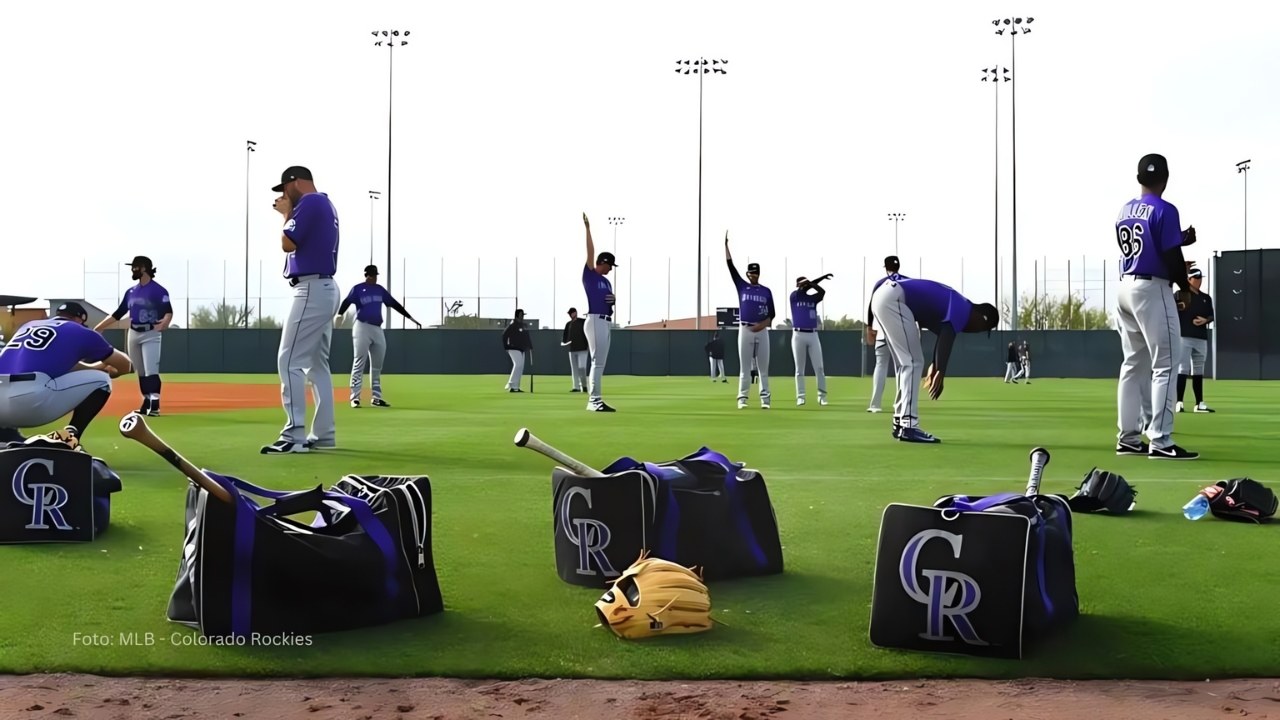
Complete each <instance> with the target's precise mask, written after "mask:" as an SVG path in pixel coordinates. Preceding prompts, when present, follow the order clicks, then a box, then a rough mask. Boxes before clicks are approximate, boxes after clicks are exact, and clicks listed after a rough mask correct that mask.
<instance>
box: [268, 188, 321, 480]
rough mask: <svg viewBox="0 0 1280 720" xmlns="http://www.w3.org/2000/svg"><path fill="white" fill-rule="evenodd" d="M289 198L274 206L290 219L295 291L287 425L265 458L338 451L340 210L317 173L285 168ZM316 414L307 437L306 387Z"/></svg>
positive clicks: (287, 241) (284, 377)
mask: <svg viewBox="0 0 1280 720" xmlns="http://www.w3.org/2000/svg"><path fill="white" fill-rule="evenodd" d="M271 191H272V192H278V193H282V194H281V196H280V197H278V198H276V200H275V203H274V205H273V207H274V208H275V210H276V212H278V213H280V214H281V215H282V216H284V218H285V223H284V228H282V235H281V237H280V247H281V249H282V250H283V251H284V252H285V254H286V255H285V265H284V276H285V277H286V278H287V279H288V280H289V287H291V288H293V302H292V303H291V304H290V306H289V316H288V317H287V318H286V319H285V322H284V329H283V331H282V332H281V333H280V352H279V354H278V356H277V363H276V365H277V367H276V369H277V371H278V372H279V374H280V400H281V404H282V405H283V406H284V412H285V424H284V428H283V429H281V430H280V437H279V439H278V440H276V441H275V442H274V443H272V444H270V445H264V446H263V447H262V454H264V455H282V454H287V453H303V452H310V451H311V450H312V449H314V448H333V447H337V426H336V424H335V421H334V412H333V410H334V408H333V376H332V375H331V374H330V372H329V345H330V343H331V342H332V341H333V316H334V315H335V314H337V312H338V303H339V299H340V298H339V294H338V286H337V284H336V283H334V281H333V274H334V272H336V271H337V267H338V210H337V208H335V207H334V206H333V203H332V202H331V201H330V200H329V196H328V195H326V194H325V193H322V192H319V191H318V190H316V186H315V184H314V182H313V181H312V177H311V171H310V170H308V169H307V168H305V167H300V166H297V165H295V166H293V167H290V168H287V169H285V171H284V172H283V173H282V174H281V176H280V184H279V185H276V186H275V187H273V188H271ZM307 379H310V380H311V394H312V397H313V398H314V400H315V405H316V413H315V417H314V418H313V419H312V421H311V432H310V433H307V396H306V389H307V388H306V381H307Z"/></svg>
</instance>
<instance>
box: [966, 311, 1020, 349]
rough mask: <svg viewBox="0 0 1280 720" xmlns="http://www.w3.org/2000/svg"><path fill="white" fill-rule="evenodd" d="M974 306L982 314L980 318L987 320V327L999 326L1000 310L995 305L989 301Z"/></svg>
mask: <svg viewBox="0 0 1280 720" xmlns="http://www.w3.org/2000/svg"><path fill="white" fill-rule="evenodd" d="M974 307H975V308H977V310H978V312H979V313H981V314H982V319H983V320H986V321H987V326H988V327H990V328H997V327H999V326H1000V311H999V310H997V309H996V306H995V305H992V304H991V303H978V304H977V305H974ZM988 332H989V331H988ZM1024 342H1025V341H1024Z"/></svg>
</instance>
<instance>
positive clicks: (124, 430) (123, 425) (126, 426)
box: [120, 412, 147, 435]
mask: <svg viewBox="0 0 1280 720" xmlns="http://www.w3.org/2000/svg"><path fill="white" fill-rule="evenodd" d="M139 423H141V424H143V425H146V424H147V421H146V420H143V419H142V415H141V414H140V413H137V412H131V413H129V414H128V415H125V416H124V417H122V418H120V434H121V435H128V434H129V433H131V432H133V429H134V428H136V427H138V424H139Z"/></svg>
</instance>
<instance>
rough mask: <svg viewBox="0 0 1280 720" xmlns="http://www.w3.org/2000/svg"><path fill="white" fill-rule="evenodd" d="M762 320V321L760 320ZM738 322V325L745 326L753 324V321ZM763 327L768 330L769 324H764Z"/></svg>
mask: <svg viewBox="0 0 1280 720" xmlns="http://www.w3.org/2000/svg"><path fill="white" fill-rule="evenodd" d="M762 322H763V321H762ZM738 324H739V325H743V326H746V327H751V326H752V325H755V323H753V322H740V323H738ZM764 329H765V330H768V329H769V326H768V325H766V326H765V327H764Z"/></svg>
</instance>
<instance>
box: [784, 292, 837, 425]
mask: <svg viewBox="0 0 1280 720" xmlns="http://www.w3.org/2000/svg"><path fill="white" fill-rule="evenodd" d="M829 277H831V275H830V273H828V274H826V275H823V276H822V277H820V278H817V279H815V280H809V279H808V278H806V277H804V276H801V277H798V278H796V289H795V290H794V291H792V293H791V298H790V299H791V357H792V359H793V360H794V361H795V366H796V405H804V403H805V390H804V384H805V383H804V367H805V363H806V361H808V362H812V363H813V374H814V376H815V377H816V378H817V381H818V404H819V405H826V404H827V372H826V368H824V367H823V363H822V341H821V340H820V339H819V338H818V303H820V302H822V299H823V298H824V297H826V295H827V291H826V290H824V289H823V288H822V286H821V285H819V284H818V283H820V282H822V281H823V280H826V279H827V278H829ZM810 291H812V292H810Z"/></svg>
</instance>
